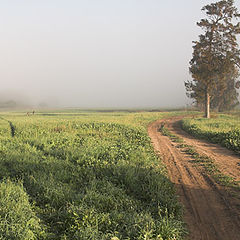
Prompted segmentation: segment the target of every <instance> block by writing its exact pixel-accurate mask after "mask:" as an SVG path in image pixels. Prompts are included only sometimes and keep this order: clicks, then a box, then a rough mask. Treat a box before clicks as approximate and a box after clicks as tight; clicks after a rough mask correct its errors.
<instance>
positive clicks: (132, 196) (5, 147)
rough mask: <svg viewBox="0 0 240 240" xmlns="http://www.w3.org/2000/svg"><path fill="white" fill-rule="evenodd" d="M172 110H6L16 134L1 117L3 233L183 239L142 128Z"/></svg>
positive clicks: (171, 194)
mask: <svg viewBox="0 0 240 240" xmlns="http://www.w3.org/2000/svg"><path fill="white" fill-rule="evenodd" d="M173 114H176V113H168V114H166V113H165V114H164V113H124V112H121V113H97V114H96V113H92V112H91V113H90V112H89V113H81V112H73V113H64V114H62V113H53V114H52V113H44V114H37V115H36V114H35V115H32V116H26V115H24V114H23V113H15V114H14V113H13V114H8V113H5V114H4V116H3V117H4V119H7V120H8V121H10V122H11V123H12V124H13V125H14V131H15V134H14V136H13V135H12V134H11V131H12V130H11V128H10V126H9V124H8V122H6V121H3V120H0V133H1V134H0V178H1V181H0V189H1V194H0V208H1V211H0V225H1V229H2V230H1V231H0V239H19V240H20V239H94V240H97V239H99V240H100V239H101V240H104V239H139V240H140V239H149V240H150V239H156V240H157V239H158V240H163V239H166V240H169V239H175V240H176V239H183V238H184V233H185V230H184V224H183V222H182V209H181V206H180V205H179V204H178V202H177V197H176V195H175V191H174V188H173V185H172V183H171V182H170V181H169V179H168V178H167V176H166V170H165V168H164V166H163V165H162V163H161V160H160V159H159V157H157V156H156V154H155V153H154V151H153V147H152V145H151V142H150V139H149V137H148V136H147V130H146V126H147V124H148V123H149V122H151V121H153V120H156V119H159V118H163V117H165V116H171V115H173ZM178 114H181V113H178ZM13 206H14V207H13Z"/></svg>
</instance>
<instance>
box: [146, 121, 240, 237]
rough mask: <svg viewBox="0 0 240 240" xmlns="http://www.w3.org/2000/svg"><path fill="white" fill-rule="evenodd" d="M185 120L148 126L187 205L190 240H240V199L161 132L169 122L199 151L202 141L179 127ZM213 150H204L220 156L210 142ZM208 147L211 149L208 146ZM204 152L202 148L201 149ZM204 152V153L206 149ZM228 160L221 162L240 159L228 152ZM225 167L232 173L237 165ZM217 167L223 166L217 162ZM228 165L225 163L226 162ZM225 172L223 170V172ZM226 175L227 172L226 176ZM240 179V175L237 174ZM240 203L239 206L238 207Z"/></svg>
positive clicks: (171, 128) (186, 216) (218, 148)
mask: <svg viewBox="0 0 240 240" xmlns="http://www.w3.org/2000/svg"><path fill="white" fill-rule="evenodd" d="M180 119H181V117H174V118H170V119H165V120H160V121H156V122H153V123H151V124H150V125H149V127H148V134H149V136H150V137H151V140H152V143H153V146H154V148H155V150H156V152H158V153H159V154H160V156H161V158H162V160H163V162H164V163H165V165H166V167H167V171H168V175H169V177H170V180H171V181H172V182H173V183H174V184H175V187H176V190H177V194H178V195H179V198H180V201H181V202H182V204H183V206H184V220H185V222H186V223H187V225H188V229H189V232H190V234H189V239H190V240H239V239H240V218H239V216H240V215H239V214H240V202H239V199H234V201H233V199H232V196H231V195H230V194H229V192H228V191H226V189H224V188H223V187H221V186H219V185H218V184H217V183H215V182H214V180H213V179H212V178H211V177H209V176H208V175H207V174H206V173H205V171H204V170H203V168H201V167H200V166H197V167H196V166H195V165H193V164H192V163H191V162H190V161H191V160H192V159H191V158H190V157H189V156H188V155H186V154H184V153H182V152H181V151H180V150H179V149H178V148H176V147H175V144H174V143H172V142H171V141H170V139H169V138H168V137H166V136H162V135H161V133H160V132H159V131H158V129H159V128H160V126H161V124H162V123H163V122H165V124H166V126H167V127H168V128H169V129H170V130H171V131H173V132H174V134H176V135H179V136H180V137H181V138H183V139H184V141H185V142H186V143H187V144H189V145H194V147H195V148H196V150H197V151H198V142H199V146H200V145H201V144H202V141H200V140H197V139H194V138H192V137H190V136H189V135H188V134H186V133H185V132H184V131H182V130H181V129H180V127H179V125H178V124H177V122H178V121H179V120H180ZM204 144H205V145H209V149H204V154H206V155H210V156H211V157H212V156H213V155H214V156H215V157H217V158H218V156H217V155H216V154H217V152H218V151H220V152H221V151H222V150H225V149H221V147H220V146H217V145H215V146H214V149H215V150H216V151H212V148H211V146H210V144H209V143H207V144H206V142H205V143H204ZM205 148H207V146H205ZM199 149H200V151H201V149H202V148H201V147H200V148H199ZM202 151H203V150H202ZM225 153H226V154H225V155H224V158H221V159H222V160H221V159H220V158H219V159H218V161H226V160H227V158H228V157H229V156H230V157H233V158H235V160H236V161H238V162H239V157H237V156H236V155H235V156H234V154H233V153H232V152H231V153H229V152H228V150H227V152H225ZM231 162H232V165H231V164H229V165H228V167H225V172H227V173H232V169H233V168H236V165H235V162H234V161H231ZM217 164H219V163H218V162H217ZM222 164H224V162H222ZM221 170H223V168H222V169H221ZM225 172H224V173H225ZM233 172H234V173H233V174H232V175H234V176H235V177H236V178H237V179H238V178H239V172H238V173H237V171H235V169H234V171H233ZM238 204H239V205H238Z"/></svg>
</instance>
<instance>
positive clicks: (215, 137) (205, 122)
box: [181, 115, 240, 153]
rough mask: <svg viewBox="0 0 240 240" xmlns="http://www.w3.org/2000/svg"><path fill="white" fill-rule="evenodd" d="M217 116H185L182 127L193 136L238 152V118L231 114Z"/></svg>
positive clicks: (239, 126)
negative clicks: (209, 117) (207, 117)
mask: <svg viewBox="0 0 240 240" xmlns="http://www.w3.org/2000/svg"><path fill="white" fill-rule="evenodd" d="M217 116H218V117H217V118H212V119H205V118H195V119H190V118H186V119H183V120H182V123H181V124H182V128H183V129H184V130H185V131H187V132H189V133H190V134H192V135H193V136H195V137H198V138H202V139H206V140H208V141H210V142H212V143H218V144H221V145H222V146H225V147H226V148H228V149H231V150H233V151H235V152H237V153H239V152H240V121H239V120H240V118H239V117H238V116H231V115H217Z"/></svg>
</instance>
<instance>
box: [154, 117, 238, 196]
mask: <svg viewBox="0 0 240 240" xmlns="http://www.w3.org/2000/svg"><path fill="white" fill-rule="evenodd" d="M185 120H186V119H185ZM185 120H182V122H184V121H185ZM204 120H205V121H206V118H204ZM159 131H160V132H161V133H162V135H164V136H167V137H169V138H170V139H171V141H172V142H175V143H177V145H176V147H177V148H178V149H180V150H181V152H183V153H185V154H187V155H189V156H191V158H192V160H191V163H192V164H195V165H198V166H201V167H203V169H204V170H205V172H206V173H207V174H208V175H209V176H211V177H212V178H213V179H214V180H215V181H216V182H217V183H219V184H220V185H222V186H224V187H229V190H230V191H231V193H232V194H234V193H233V191H232V190H239V189H240V184H239V182H237V181H235V179H234V178H232V177H230V176H227V175H225V174H223V173H222V172H221V171H220V170H219V168H218V166H217V165H216V163H215V162H214V160H213V159H212V158H210V157H209V156H207V155H205V154H200V153H198V151H197V150H196V149H195V148H194V146H192V145H188V144H186V143H185V142H184V140H183V139H182V138H181V137H178V136H176V135H175V134H173V133H172V132H171V131H169V130H168V128H166V127H164V125H162V127H161V128H160V129H159Z"/></svg>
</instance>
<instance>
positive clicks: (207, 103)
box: [205, 88, 210, 118]
mask: <svg viewBox="0 0 240 240" xmlns="http://www.w3.org/2000/svg"><path fill="white" fill-rule="evenodd" d="M205 118H210V95H209V92H208V88H206V90H205Z"/></svg>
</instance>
